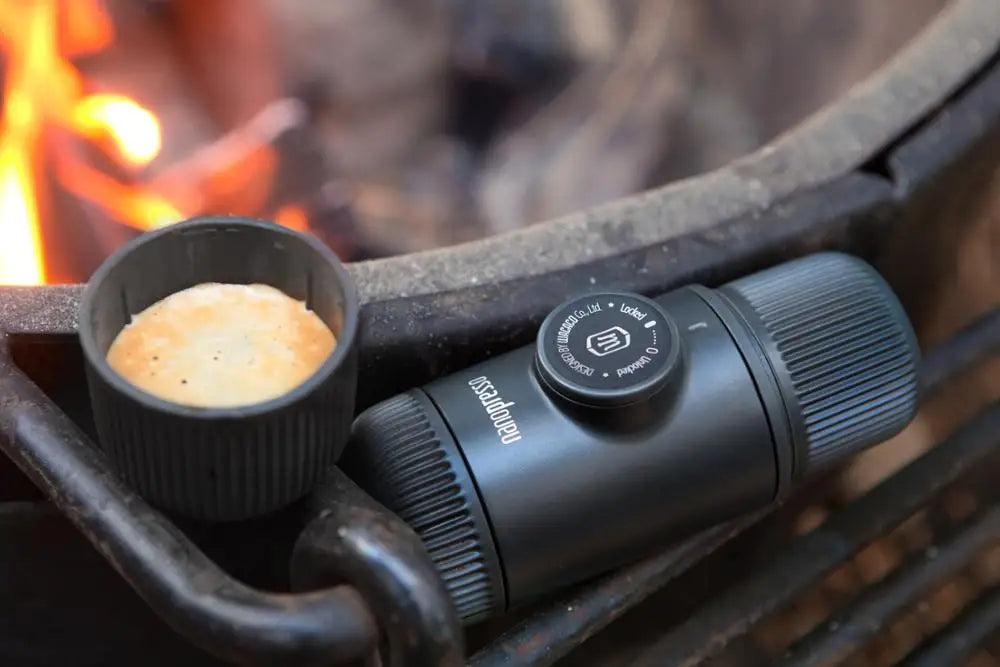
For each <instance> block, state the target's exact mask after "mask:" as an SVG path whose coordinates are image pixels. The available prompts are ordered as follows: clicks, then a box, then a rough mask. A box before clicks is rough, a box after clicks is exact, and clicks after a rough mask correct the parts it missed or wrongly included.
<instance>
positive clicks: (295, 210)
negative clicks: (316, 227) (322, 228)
mask: <svg viewBox="0 0 1000 667" xmlns="http://www.w3.org/2000/svg"><path fill="white" fill-rule="evenodd" d="M274 221H275V222H276V223H278V224H279V225H282V226H283V227H288V228H289V229H294V230H295V231H297V232H307V231H309V218H308V217H307V216H306V212H305V211H303V210H302V208H301V207H300V206H295V205H293V204H289V205H287V206H282V207H281V208H279V209H278V211H277V213H275V214H274Z"/></svg>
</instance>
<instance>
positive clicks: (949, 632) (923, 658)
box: [900, 587, 1000, 667]
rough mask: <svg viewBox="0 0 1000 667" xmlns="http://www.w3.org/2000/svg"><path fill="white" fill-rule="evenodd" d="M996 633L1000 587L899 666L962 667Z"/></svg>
mask: <svg viewBox="0 0 1000 667" xmlns="http://www.w3.org/2000/svg"><path fill="white" fill-rule="evenodd" d="M997 629H1000V587H997V588H993V589H991V590H989V591H987V592H986V593H985V594H984V595H982V596H981V597H980V598H979V599H978V600H976V601H975V602H974V603H972V605H971V606H969V607H968V608H966V609H965V610H964V611H963V612H962V613H961V614H959V615H958V617H956V618H955V619H954V620H952V621H951V623H949V624H948V625H947V626H945V628H944V629H943V630H941V631H940V632H938V633H937V634H936V635H934V636H933V637H932V638H931V639H929V640H928V641H926V642H924V643H923V644H921V645H920V646H918V647H917V648H916V649H914V651H913V652H912V653H910V655H909V656H907V657H906V659H905V660H903V662H901V663H900V664H901V665H903V666H904V667H949V665H961V664H964V663H965V661H966V660H967V659H968V658H969V657H970V656H971V655H972V654H973V653H974V652H975V650H976V649H977V648H978V647H979V646H980V645H982V643H983V642H985V641H986V640H987V639H989V638H990V636H991V635H992V634H993V633H995V632H996V631H997Z"/></svg>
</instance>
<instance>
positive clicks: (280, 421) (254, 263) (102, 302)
mask: <svg viewBox="0 0 1000 667" xmlns="http://www.w3.org/2000/svg"><path fill="white" fill-rule="evenodd" d="M206 282H220V283H233V284H252V283H263V284H267V285H271V286H273V287H275V288H277V289H279V290H281V291H282V292H284V293H285V294H287V295H288V296H290V297H293V298H295V299H298V300H304V301H305V302H306V306H307V307H308V308H309V309H310V310H312V311H313V312H315V313H316V314H317V315H318V316H319V317H320V319H322V320H323V322H324V323H326V325H327V326H328V327H329V328H330V329H331V331H333V333H334V335H335V336H336V338H337V345H336V348H335V349H334V351H333V352H332V353H331V355H330V356H329V358H327V359H326V361H325V362H323V365H322V366H321V367H320V368H319V370H317V371H316V373H314V374H313V375H312V376H311V377H310V378H309V379H307V380H306V381H305V382H304V383H303V384H301V385H299V386H298V387H296V388H294V389H292V390H291V391H289V392H287V393H286V394H284V395H282V396H280V397H278V398H275V399H272V400H268V401H264V402H261V403H255V404H252V405H246V406H240V407H232V408H198V407H191V406H186V405H181V404H177V403H173V402H170V401H166V400H163V399H161V398H158V397H156V396H154V395H152V394H149V393H148V392H145V391H143V390H141V389H139V388H138V387H136V386H135V385H133V384H132V383H130V382H128V381H127V380H126V379H125V378H123V377H122V376H121V375H119V374H118V373H117V372H115V371H114V370H113V369H112V368H111V366H110V365H109V364H108V362H107V359H106V357H107V352H108V349H109V348H110V346H111V343H112V342H113V341H114V339H115V337H116V336H117V335H118V333H119V332H120V331H121V330H122V328H124V327H125V325H126V324H128V323H129V322H130V321H131V317H132V315H134V314H137V313H139V312H141V311H143V310H145V309H146V308H147V307H149V306H151V305H152V304H154V303H156V302H157V301H159V300H161V299H163V298H165V297H167V296H169V295H170V294H173V293H175V292H178V291H180V290H183V289H186V288H188V287H193V286H194V285H197V284H200V283H206ZM357 327H358V298H357V292H356V290H355V287H354V284H353V282H352V281H351V279H350V276H349V275H348V274H347V271H346V270H345V269H344V266H343V265H342V264H341V263H340V261H339V260H338V259H337V257H336V256H335V255H334V254H333V252H331V251H330V250H329V249H328V248H327V247H326V246H324V245H323V244H322V243H321V242H320V241H318V240H317V239H315V238H312V237H310V236H306V235H304V234H299V233H297V232H293V231H291V230H288V229H286V228H284V227H280V226H278V225H274V224H271V223H268V222H261V221H257V220H246V219H241V218H225V217H208V218H196V219H193V220H190V221H187V222H183V223H179V224H176V225H172V226H170V227H167V228H165V229H162V230H159V231H156V232H151V233H148V234H145V235H143V236H141V237H139V238H138V239H136V240H135V241H133V242H131V243H129V244H127V245H126V246H124V247H123V248H121V249H120V250H119V251H118V252H116V253H115V254H114V255H112V256H111V257H110V258H108V259H107V260H106V261H105V262H104V264H103V265H101V267H100V268H99V269H98V270H97V272H96V273H94V276H93V278H91V280H90V282H89V283H88V285H87V287H86V289H85V290H84V293H83V302H82V304H81V309H80V341H81V344H82V346H83V352H84V358H85V360H86V366H87V381H88V385H89V387H90V400H91V404H92V407H93V411H94V418H95V421H96V424H97V433H98V437H99V441H100V447H101V449H102V450H103V451H104V452H105V454H106V455H107V456H108V457H109V459H110V460H111V462H112V463H113V465H114V466H115V467H116V468H117V470H118V472H119V474H120V475H121V476H122V477H123V478H124V479H125V480H126V481H127V482H128V483H130V484H131V485H132V486H133V487H134V488H135V489H136V490H137V491H139V493H140V494H142V495H143V496H144V497H145V498H146V499H147V500H149V501H150V502H151V503H152V504H154V505H156V506H158V507H160V508H162V509H164V510H166V511H168V512H173V513H176V514H179V515H183V516H188V517H191V518H196V519H201V520H205V521H232V520H238V519H245V518H249V517H253V516H257V515H261V514H266V513H269V512H272V511H274V510H277V509H279V508H281V507H283V506H285V505H287V504H289V503H291V502H292V501H294V500H296V499H298V498H300V497H301V496H303V495H305V493H306V492H308V491H309V489H310V488H311V487H312V486H313V485H314V484H315V483H316V482H317V481H319V479H320V478H321V477H322V476H323V474H324V472H325V471H327V470H328V469H329V468H330V467H331V466H333V465H334V464H335V463H336V462H337V459H338V458H339V456H340V453H341V451H342V450H343V447H344V445H345V443H346V442H347V438H348V435H349V432H350V426H351V418H352V416H353V413H354V397H355V391H356V386H357V350H356V348H355V345H354V339H355V336H356V332H357Z"/></svg>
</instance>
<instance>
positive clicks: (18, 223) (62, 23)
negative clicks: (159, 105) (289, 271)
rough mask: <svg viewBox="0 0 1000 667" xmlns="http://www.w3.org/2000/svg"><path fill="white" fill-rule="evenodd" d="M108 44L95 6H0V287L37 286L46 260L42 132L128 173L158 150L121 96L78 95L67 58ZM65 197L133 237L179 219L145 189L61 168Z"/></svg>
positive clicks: (27, 0) (56, 1) (61, 0)
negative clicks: (69, 135)
mask: <svg viewBox="0 0 1000 667" xmlns="http://www.w3.org/2000/svg"><path fill="white" fill-rule="evenodd" d="M112 37H113V31H112V28H111V22H110V20H109V18H108V16H107V15H106V14H105V13H104V11H103V7H102V5H101V3H100V2H99V0H0V48H2V50H3V52H4V56H5V58H4V62H5V64H6V71H5V72H4V75H5V76H4V90H3V96H2V98H0V100H2V102H3V108H2V111H0V122H2V125H0V284H39V283H43V282H44V281H45V262H44V253H43V247H42V237H41V227H40V221H39V211H38V201H39V200H38V195H39V182H38V180H37V179H38V177H39V169H38V168H37V166H36V160H38V159H39V158H38V156H39V155H41V151H42V145H41V144H42V133H43V131H44V128H45V127H48V126H52V127H61V128H65V129H68V130H71V131H73V132H76V133H77V134H79V135H82V136H84V137H86V138H87V139H89V140H91V141H93V142H94V143H96V144H97V145H99V146H101V147H102V148H103V149H104V150H105V151H106V152H107V153H108V154H109V155H110V156H111V157H112V158H113V159H116V160H117V161H119V162H120V163H121V164H122V165H124V166H127V167H132V168H136V167H141V166H144V165H146V164H148V163H149V162H150V161H152V160H153V159H154V158H155V157H156V155H157V154H158V153H159V151H160V127H159V123H158V122H157V120H156V117H155V116H154V115H153V114H152V113H151V112H150V111H148V110H147V109H144V108H143V107H142V106H141V105H140V104H138V103H137V102H135V101H134V100H132V99H129V98H128V97H125V96H123V95H112V94H94V95H85V94H84V90H83V88H84V87H83V81H82V78H81V77H80V74H79V73H78V72H77V71H76V69H75V68H74V67H73V65H72V64H71V63H70V62H69V60H68V59H67V57H68V56H69V55H79V54H82V53H90V52H93V51H96V50H99V49H102V48H105V47H106V46H107V45H108V44H109V43H110V41H111V39H112ZM57 177H58V178H60V180H61V181H62V184H63V186H64V187H66V189H68V190H71V191H73V192H75V193H76V194H77V195H79V196H81V197H86V198H88V199H90V200H91V201H94V202H96V203H97V204H99V205H100V206H102V207H103V208H104V209H105V210H106V211H107V212H108V213H109V214H110V215H112V216H114V217H116V218H118V219H119V220H121V221H122V222H125V223H127V224H132V225H134V226H136V227H139V228H140V229H150V228H155V227H158V226H162V225H163V224H168V223H169V222H173V221H176V220H178V219H180V218H181V217H182V215H181V213H180V211H178V210H177V209H176V208H175V207H174V206H172V205H171V204H170V202H168V201H167V200H166V199H164V198H163V197H161V196H159V195H157V194H156V193H155V192H152V191H144V190H141V189H138V188H133V187H130V186H126V185H122V184H120V183H117V182H116V181H114V180H113V179H111V178H110V177H107V176H104V175H103V174H100V173H98V172H88V168H87V167H86V166H85V165H80V164H75V163H74V164H70V165H69V166H67V165H64V164H61V165H60V168H59V169H58V170H57Z"/></svg>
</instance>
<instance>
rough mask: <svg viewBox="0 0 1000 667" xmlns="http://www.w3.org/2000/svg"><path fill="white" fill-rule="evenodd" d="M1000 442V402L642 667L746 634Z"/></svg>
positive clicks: (684, 666) (683, 630) (676, 661)
mask: <svg viewBox="0 0 1000 667" xmlns="http://www.w3.org/2000/svg"><path fill="white" fill-rule="evenodd" d="M998 443H1000V403H996V404H994V405H993V406H991V407H990V408H988V409H987V410H985V411H983V412H982V413H980V414H979V415H978V416H977V417H975V418H974V419H972V420H971V421H969V422H968V423H966V424H965V425H963V426H962V427H961V428H959V429H958V431H956V432H955V433H954V434H953V435H952V436H951V437H950V438H948V439H947V440H945V441H944V442H943V443H941V444H940V445H938V446H936V447H934V448H933V449H931V450H930V451H928V452H927V453H925V454H924V455H923V456H921V457H920V458H919V459H917V460H915V461H913V462H912V463H910V464H909V465H907V466H906V467H905V468H903V469H902V470H900V471H899V472H898V473H896V474H895V475H893V476H892V477H889V478H888V479H886V480H884V481H882V482H881V483H880V484H879V485H878V486H876V487H875V488H873V489H872V490H871V491H869V492H868V493H867V494H865V495H864V496H861V497H860V498H858V499H857V500H854V501H852V502H851V503H850V504H848V505H846V506H845V507H844V508H843V509H841V510H840V511H839V512H837V513H836V514H834V515H832V516H831V517H830V518H829V519H828V520H827V521H826V523H824V524H823V525H822V526H820V527H819V528H817V529H816V530H814V531H812V532H811V533H807V534H805V535H802V536H800V537H797V538H795V539H794V540H793V541H792V542H791V543H790V544H789V546H788V547H787V548H786V549H785V550H784V551H782V552H781V553H778V554H776V555H775V556H774V557H773V558H772V559H771V560H770V561H769V562H768V564H767V565H765V566H764V567H763V568H762V569H760V570H758V571H757V572H755V573H754V574H753V575H752V576H751V577H750V578H749V579H747V580H745V581H743V582H741V583H740V584H737V585H736V586H734V587H733V588H730V589H729V590H727V591H726V592H725V593H723V594H722V595H720V596H719V597H717V598H715V599H714V600H712V601H711V602H709V603H708V604H707V605H705V606H704V607H702V608H701V609H699V610H698V611H697V612H696V613H695V614H694V615H693V616H691V617H689V618H688V620H687V621H685V622H684V623H681V624H680V625H678V626H676V627H675V628H672V629H671V630H670V632H668V633H667V634H666V635H664V636H663V637H662V638H661V639H659V640H658V641H657V642H655V643H654V644H653V645H652V646H650V647H649V648H648V649H647V650H645V651H644V652H643V653H642V654H641V655H640V657H639V659H638V660H637V662H636V663H635V664H639V665H672V666H675V667H692V666H693V665H697V664H699V663H701V662H702V661H703V660H705V659H707V658H709V657H711V656H712V655H714V654H715V653H717V652H718V651H719V650H720V649H721V648H722V647H723V646H725V645H726V644H727V643H729V642H730V641H732V640H733V639H735V638H737V637H740V636H742V635H744V634H746V633H747V632H748V631H749V630H750V629H751V628H753V627H754V626H755V625H756V624H757V622H758V621H760V620H761V619H762V618H763V617H764V616H765V615H767V614H769V613H771V612H773V611H775V610H776V609H778V608H779V607H781V606H782V605H784V604H786V603H788V602H790V601H791V600H792V599H793V598H794V597H795V595H797V594H798V593H799V592H801V591H802V590H803V589H804V588H805V587H806V586H808V585H809V584H811V583H813V582H815V581H817V580H819V579H820V578H821V577H823V576H825V575H826V574H828V573H829V572H831V571H833V570H834V569H835V568H836V567H837V566H839V565H841V564H842V563H844V562H846V561H847V560H848V559H850V558H851V557H852V556H854V554H856V553H857V552H858V551H860V550H861V549H862V548H863V547H864V546H865V545H867V544H868V543H870V542H872V541H874V540H875V539H876V538H878V537H880V536H882V535H885V534H886V533H888V532H889V531H890V530H892V529H893V528H895V527H896V526H898V525H899V524H900V523H902V522H903V520H904V519H906V518H907V517H909V516H910V515H911V514H913V513H914V512H915V511H917V510H918V509H920V508H921V507H922V506H923V505H925V504H927V503H928V502H930V501H931V500H932V499H933V498H934V497H935V496H936V495H937V494H938V493H940V492H941V491H942V490H943V489H944V488H945V487H947V486H948V485H949V484H951V483H953V482H954V481H956V480H957V479H959V478H960V477H961V476H962V475H963V474H965V473H966V472H968V471H969V470H971V469H973V468H974V467H975V466H977V465H978V464H979V463H980V462H982V461H983V460H984V459H986V458H987V456H989V455H990V454H992V453H993V452H994V451H995V449H996V445H997V444H998Z"/></svg>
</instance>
